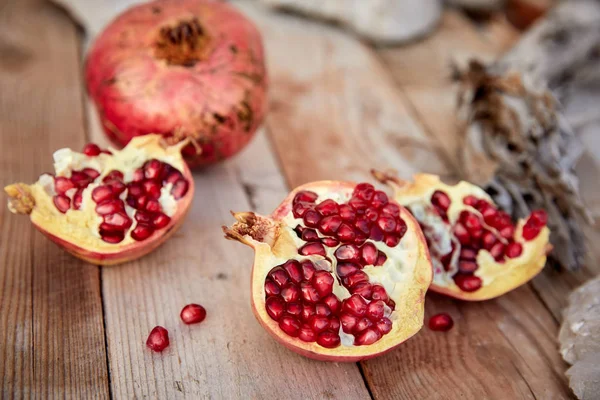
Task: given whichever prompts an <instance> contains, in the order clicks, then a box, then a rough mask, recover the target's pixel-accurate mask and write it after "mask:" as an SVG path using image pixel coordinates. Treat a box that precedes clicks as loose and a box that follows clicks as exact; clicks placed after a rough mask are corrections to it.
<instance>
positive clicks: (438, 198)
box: [431, 190, 450, 211]
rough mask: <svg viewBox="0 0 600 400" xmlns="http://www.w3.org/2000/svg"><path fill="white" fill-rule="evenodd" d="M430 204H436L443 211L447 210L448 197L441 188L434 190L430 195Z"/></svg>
mask: <svg viewBox="0 0 600 400" xmlns="http://www.w3.org/2000/svg"><path fill="white" fill-rule="evenodd" d="M431 204H433V205H434V206H438V207H439V208H441V209H442V210H444V211H448V209H449V208H450V197H448V195H447V194H446V193H444V192H442V191H441V190H436V191H435V192H433V194H432V195H431Z"/></svg>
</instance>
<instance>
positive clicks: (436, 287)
mask: <svg viewBox="0 0 600 400" xmlns="http://www.w3.org/2000/svg"><path fill="white" fill-rule="evenodd" d="M373 174H374V175H375V177H376V178H377V179H379V180H380V181H381V182H385V183H387V184H389V185H390V186H391V187H392V188H393V190H394V192H395V194H394V198H395V199H396V201H398V203H400V204H402V205H403V206H404V207H406V208H408V209H409V210H410V212H411V213H412V214H413V216H414V217H415V218H416V219H417V221H419V224H420V225H421V228H422V229H423V233H424V234H425V237H426V238H427V242H428V245H429V251H430V253H431V258H432V261H433V269H434V278H433V283H432V284H431V290H433V291H434V292H439V293H443V294H446V295H449V296H452V297H456V298H459V299H463V300H486V299H491V298H494V297H498V296H501V295H502V294H504V293H506V292H508V291H510V290H513V289H515V288H517V287H519V286H521V285H522V284H524V283H526V282H528V281H529V280H530V279H532V278H533V277H534V276H535V275H537V274H538V273H539V272H540V271H541V270H542V268H543V267H544V264H545V263H546V254H547V253H548V252H549V251H550V250H551V246H550V245H549V244H548V239H549V235H550V230H549V229H548V228H547V227H546V221H547V215H546V213H545V212H544V211H542V210H538V211H534V212H532V213H531V215H530V216H529V217H528V218H526V219H523V220H519V221H518V222H517V223H516V224H514V223H513V221H512V220H511V217H510V216H509V215H508V214H507V213H505V212H504V211H501V210H499V209H498V208H497V207H496V205H495V204H494V203H493V201H492V199H491V198H490V196H489V195H488V194H487V193H486V192H485V191H484V190H483V189H481V188H479V187H478V186H475V185H473V184H470V183H468V182H464V181H463V182H460V183H458V184H457V185H454V186H451V185H446V184H444V183H443V182H441V181H440V179H439V177H437V176H435V175H428V174H417V175H415V177H414V182H412V183H409V182H403V181H401V180H399V179H397V178H396V177H394V176H390V175H386V174H383V173H379V172H375V171H374V172H373Z"/></svg>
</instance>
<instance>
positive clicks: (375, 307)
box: [367, 300, 384, 321]
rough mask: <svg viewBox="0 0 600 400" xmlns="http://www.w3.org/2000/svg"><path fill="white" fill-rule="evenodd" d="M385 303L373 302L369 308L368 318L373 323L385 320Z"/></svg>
mask: <svg viewBox="0 0 600 400" xmlns="http://www.w3.org/2000/svg"><path fill="white" fill-rule="evenodd" d="M383 311H384V303H383V301H381V300H379V301H372V302H370V303H369V305H368V306H367V318H369V319H371V320H372V321H378V320H380V319H381V318H383Z"/></svg>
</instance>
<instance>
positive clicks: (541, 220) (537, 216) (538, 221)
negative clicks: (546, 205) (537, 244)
mask: <svg viewBox="0 0 600 400" xmlns="http://www.w3.org/2000/svg"><path fill="white" fill-rule="evenodd" d="M529 221H532V223H534V224H535V225H537V226H544V225H546V223H547V222H548V214H547V213H546V211H544V210H535V211H533V212H532V213H531V215H530V216H529V220H528V222H529Z"/></svg>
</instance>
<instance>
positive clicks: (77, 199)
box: [73, 189, 83, 210]
mask: <svg viewBox="0 0 600 400" xmlns="http://www.w3.org/2000/svg"><path fill="white" fill-rule="evenodd" d="M82 201H83V189H77V191H76V192H75V195H73V208H74V209H75V210H79V209H80V208H81V202H82Z"/></svg>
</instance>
